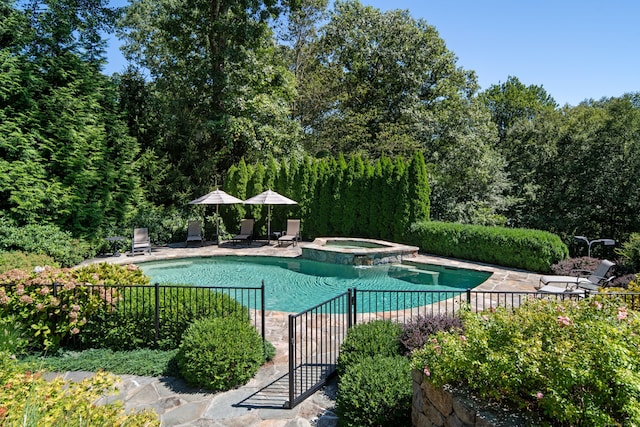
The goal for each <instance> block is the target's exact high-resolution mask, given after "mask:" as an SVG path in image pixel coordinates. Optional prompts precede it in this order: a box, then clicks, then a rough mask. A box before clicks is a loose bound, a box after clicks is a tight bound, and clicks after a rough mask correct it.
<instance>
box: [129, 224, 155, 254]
mask: <svg viewBox="0 0 640 427" xmlns="http://www.w3.org/2000/svg"><path fill="white" fill-rule="evenodd" d="M138 252H140V253H143V254H144V253H145V252H149V254H151V239H150V238H149V229H148V228H134V229H133V239H132V240H131V255H135V254H136V253H138Z"/></svg>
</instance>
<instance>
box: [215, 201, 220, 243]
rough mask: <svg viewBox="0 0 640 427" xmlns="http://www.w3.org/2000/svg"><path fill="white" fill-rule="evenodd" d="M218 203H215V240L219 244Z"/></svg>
mask: <svg viewBox="0 0 640 427" xmlns="http://www.w3.org/2000/svg"><path fill="white" fill-rule="evenodd" d="M219 206H220V205H218V204H216V242H217V244H218V245H220V216H219V215H218V207H219Z"/></svg>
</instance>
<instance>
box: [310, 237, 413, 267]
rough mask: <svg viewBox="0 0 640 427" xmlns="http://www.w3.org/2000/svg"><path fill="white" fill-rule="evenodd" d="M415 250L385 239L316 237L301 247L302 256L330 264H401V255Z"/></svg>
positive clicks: (403, 255) (410, 255) (407, 254)
mask: <svg viewBox="0 0 640 427" xmlns="http://www.w3.org/2000/svg"><path fill="white" fill-rule="evenodd" d="M418 249H419V248H418V247H417V246H407V245H401V244H398V243H391V242H385V241H384V240H374V239H359V238H351V237H349V238H347V237H319V238H317V239H315V240H314V241H313V242H312V243H311V244H308V245H305V246H304V247H302V257H303V258H305V259H311V260H314V261H321V262H330V263H333V264H346V265H376V264H386V263H401V262H402V258H403V257H414V256H416V255H417V253H418Z"/></svg>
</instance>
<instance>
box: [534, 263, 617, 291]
mask: <svg viewBox="0 0 640 427" xmlns="http://www.w3.org/2000/svg"><path fill="white" fill-rule="evenodd" d="M614 266H615V264H614V263H613V262H611V261H607V260H606V259H605V260H602V262H600V265H598V267H597V268H596V269H595V270H594V271H585V270H574V272H575V273H576V274H578V275H577V276H552V275H549V276H542V277H540V286H539V287H538V292H540V293H574V294H584V293H585V290H588V291H597V290H598V289H600V288H601V287H602V286H604V285H606V284H607V283H609V282H610V281H611V280H613V279H614V278H615V276H610V275H609V272H610V271H611V269H612V268H613V267H614ZM585 275H587V277H585Z"/></svg>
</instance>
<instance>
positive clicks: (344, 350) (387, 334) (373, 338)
mask: <svg viewBox="0 0 640 427" xmlns="http://www.w3.org/2000/svg"><path fill="white" fill-rule="evenodd" d="M400 334H402V326H401V325H400V324H398V323H394V322H391V321H389V320H374V321H372V322H369V323H362V324H358V325H355V326H353V327H352V328H351V329H349V332H348V333H347V336H346V338H345V340H344V341H343V342H342V345H341V346H340V354H339V355H338V367H337V370H338V374H339V375H342V374H343V373H344V372H345V371H346V369H347V368H348V367H349V366H350V365H353V364H354V363H356V362H357V361H359V360H361V359H363V358H365V357H371V356H374V355H382V356H397V355H399V354H401V351H402V346H401V344H400V341H399V337H400Z"/></svg>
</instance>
